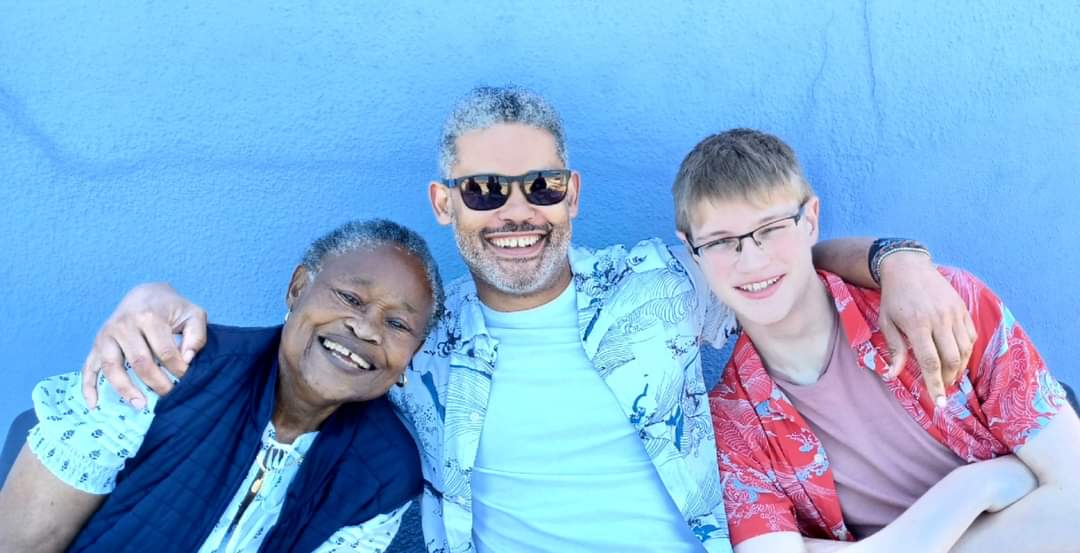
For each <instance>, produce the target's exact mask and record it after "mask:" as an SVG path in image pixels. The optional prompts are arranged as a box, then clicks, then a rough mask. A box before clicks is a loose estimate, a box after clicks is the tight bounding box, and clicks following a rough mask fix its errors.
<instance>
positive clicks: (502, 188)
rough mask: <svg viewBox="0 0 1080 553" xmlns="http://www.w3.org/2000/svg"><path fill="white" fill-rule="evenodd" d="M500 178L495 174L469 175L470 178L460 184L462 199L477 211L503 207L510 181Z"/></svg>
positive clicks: (466, 204) (467, 205)
mask: <svg viewBox="0 0 1080 553" xmlns="http://www.w3.org/2000/svg"><path fill="white" fill-rule="evenodd" d="M500 180H501V179H499V178H498V177H496V176H495V175H487V176H484V175H479V176H476V177H469V178H468V180H466V181H465V182H463V183H461V184H459V185H458V187H459V188H460V189H461V199H462V200H463V201H464V202H465V206H466V207H468V208H469V209H475V210H477V211H488V210H491V209H498V208H499V207H502V205H503V204H505V203H506V198H507V197H508V195H509V192H510V191H509V190H508V186H507V184H508V183H503V182H500Z"/></svg>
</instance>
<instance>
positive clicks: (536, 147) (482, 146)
mask: <svg viewBox="0 0 1080 553" xmlns="http://www.w3.org/2000/svg"><path fill="white" fill-rule="evenodd" d="M456 144H457V160H456V162H455V163H454V165H453V166H452V167H451V168H450V173H451V175H450V176H451V177H461V176H465V175H477V174H484V173H497V174H501V175H520V174H523V173H527V172H529V171H535V170H540V169H563V168H564V165H565V164H564V163H563V160H562V158H561V157H560V156H559V148H558V145H557V143H556V141H555V137H554V136H553V135H552V134H551V133H550V132H548V131H546V130H544V129H540V128H536V127H531V126H528V125H522V124H518V123H497V124H495V125H492V126H490V127H487V128H484V129H477V130H472V131H469V132H466V133H463V134H462V135H461V136H459V137H458V138H457V141H456Z"/></svg>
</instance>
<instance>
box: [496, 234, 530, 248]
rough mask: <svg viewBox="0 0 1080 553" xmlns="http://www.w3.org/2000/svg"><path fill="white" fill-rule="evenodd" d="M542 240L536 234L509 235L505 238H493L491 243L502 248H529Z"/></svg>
mask: <svg viewBox="0 0 1080 553" xmlns="http://www.w3.org/2000/svg"><path fill="white" fill-rule="evenodd" d="M539 241H540V237H539V236H536V235H535V234H533V235H529V236H508V237H505V238H492V239H491V243H492V244H495V245H496V246H498V247H500V248H528V247H529V246H531V245H533V244H535V243H537V242H539Z"/></svg>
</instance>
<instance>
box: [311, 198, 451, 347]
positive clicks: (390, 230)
mask: <svg viewBox="0 0 1080 553" xmlns="http://www.w3.org/2000/svg"><path fill="white" fill-rule="evenodd" d="M385 245H390V246H396V247H398V248H401V249H403V250H405V251H406V252H408V253H410V254H412V255H414V256H416V258H417V259H419V260H420V262H421V263H423V264H424V271H425V273H426V276H427V282H428V286H429V287H430V288H431V295H432V302H431V313H430V314H429V316H428V320H427V326H426V327H425V328H424V334H425V335H426V334H427V332H428V331H429V330H431V327H432V326H433V325H434V323H435V321H437V320H438V319H439V318H440V317H442V314H443V301H444V300H445V299H446V295H445V292H443V283H442V277H441V276H440V275H439V266H438V265H437V264H436V263H435V259H434V258H433V257H431V251H430V250H428V247H427V242H425V241H424V239H423V238H421V237H420V235H419V234H417V233H416V231H414V230H412V229H410V228H408V227H405V226H402V225H399V224H397V223H395V222H393V221H390V220H387V219H369V220H366V221H350V222H348V223H345V224H343V225H341V226H340V227H338V228H336V229H334V230H332V231H330V232H328V233H326V234H324V235H323V236H321V237H320V238H318V239H317V240H315V241H314V242H312V243H311V245H310V246H308V248H307V251H305V252H304V257H303V259H301V260H300V264H301V265H303V266H304V267H306V268H307V270H308V278H310V279H311V280H314V279H315V276H316V275H318V274H319V271H321V270H322V264H323V260H324V259H325V258H326V256H328V255H341V254H344V253H348V252H352V251H356V250H362V249H371V248H377V247H379V246H385Z"/></svg>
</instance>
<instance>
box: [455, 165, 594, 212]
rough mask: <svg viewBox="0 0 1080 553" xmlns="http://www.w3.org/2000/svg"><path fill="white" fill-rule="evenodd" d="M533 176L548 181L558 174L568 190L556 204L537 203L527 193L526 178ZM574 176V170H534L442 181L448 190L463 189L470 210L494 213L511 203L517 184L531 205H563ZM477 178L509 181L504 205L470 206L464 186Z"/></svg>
mask: <svg viewBox="0 0 1080 553" xmlns="http://www.w3.org/2000/svg"><path fill="white" fill-rule="evenodd" d="M532 174H537V175H539V176H541V177H544V179H547V178H548V177H549V176H553V175H555V174H558V175H559V176H560V177H562V178H563V180H564V181H565V182H566V188H567V190H564V191H563V194H562V197H561V198H559V200H558V201H556V202H552V203H550V204H539V203H535V202H533V201H532V200H531V199H530V198H529V193H528V192H526V191H525V178H526V177H528V176H529V175H532ZM573 175H574V171H573V170H572V169H538V170H534V171H528V172H526V173H522V174H520V175H500V174H498V173H477V174H475V175H465V176H463V177H456V178H445V179H442V183H443V185H445V186H446V187H448V188H459V189H461V194H462V198H461V199H462V202H463V203H465V207H468V208H469V209H471V210H473V211H494V210H496V209H499V208H501V207H503V206H504V205H506V202H508V201H510V195H511V194H513V193H514V183H515V182H516V183H518V189H519V190H521V194H522V195H523V196H525V201H527V202H529V205H535V206H539V207H546V206H552V205H558V204H560V203H562V201H563V200H565V199H566V195H567V193H568V191H569V189H570V179H571V178H573ZM477 177H484V178H485V180H486V179H488V178H490V177H495V181H496V182H499V181H500V180H502V179H506V180H508V181H509V182H510V186H509V188H510V190H509V192H508V193H507V194H506V199H505V200H503V203H501V204H499V205H497V206H494V207H490V208H488V209H476V208H474V207H471V206H469V204H468V203H467V202H465V196H464V194H465V191H464V187H463V186H462V185H463V184H464V183H465V182H467V181H468V180H469V179H476V178H477ZM476 182H478V183H479V182H481V181H480V180H477V181H476ZM482 195H484V196H488V194H482Z"/></svg>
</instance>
